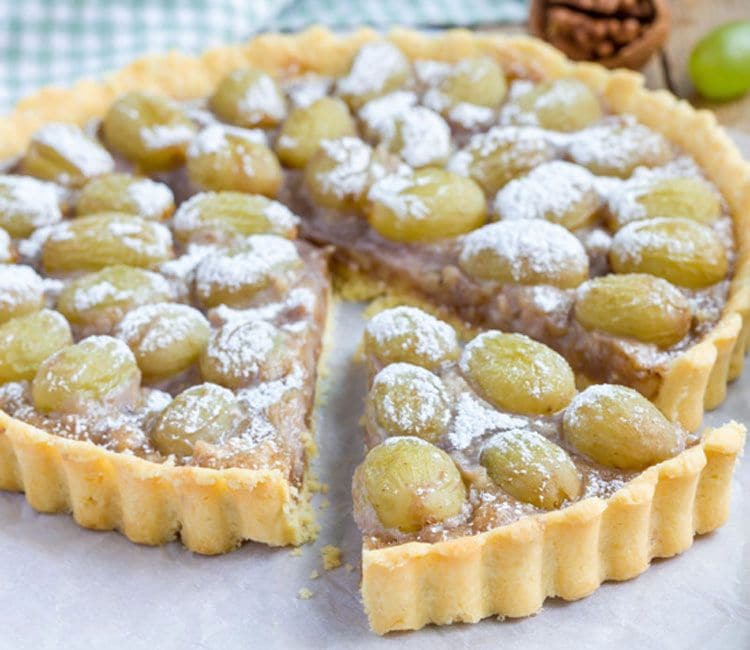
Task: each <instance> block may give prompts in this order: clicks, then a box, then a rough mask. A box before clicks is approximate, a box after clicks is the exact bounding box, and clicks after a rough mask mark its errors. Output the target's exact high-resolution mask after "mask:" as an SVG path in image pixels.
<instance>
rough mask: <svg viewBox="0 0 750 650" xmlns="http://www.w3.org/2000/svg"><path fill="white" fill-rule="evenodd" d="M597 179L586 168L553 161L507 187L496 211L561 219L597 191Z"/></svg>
mask: <svg viewBox="0 0 750 650" xmlns="http://www.w3.org/2000/svg"><path fill="white" fill-rule="evenodd" d="M594 179H595V177H594V175H593V174H592V173H591V172H589V171H588V170H586V169H584V168H583V167H579V166H578V165H573V164H572V163H568V162H564V161H562V160H553V161H551V162H548V163H544V164H542V165H539V166H538V167H535V168H534V169H532V170H531V172H529V174H528V175H526V176H523V177H521V178H517V179H514V180H512V181H511V182H510V183H508V184H507V185H506V186H505V187H503V188H502V189H501V190H500V191H499V192H498V193H497V196H496V197H495V201H494V210H495V213H496V214H497V215H499V216H500V217H502V218H503V219H550V218H551V219H552V220H555V219H559V218H561V217H562V216H563V215H564V214H565V213H566V212H567V211H568V210H570V209H571V208H572V207H574V206H576V205H577V204H580V203H581V201H583V200H584V199H585V198H586V196H587V195H592V194H594V192H595V190H594V187H595V180H594Z"/></svg>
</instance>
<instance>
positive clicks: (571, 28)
mask: <svg viewBox="0 0 750 650" xmlns="http://www.w3.org/2000/svg"><path fill="white" fill-rule="evenodd" d="M529 31H531V33H532V34H534V35H535V36H539V37H540V38H543V39H545V40H546V41H548V42H549V43H551V44H552V45H554V46H555V47H557V48H558V49H560V50H562V51H563V52H564V53H565V54H567V55H568V56H569V57H570V58H572V59H575V60H577V61H596V62H598V63H601V64H602V65H605V66H607V67H608V68H617V67H626V68H633V69H637V68H640V67H642V66H643V65H645V63H646V62H647V61H648V60H649V59H650V58H651V55H653V54H654V53H655V52H656V51H657V50H658V49H659V48H661V46H662V45H663V44H664V41H665V40H666V38H667V34H668V32H669V10H668V8H667V4H666V0H532V2H531V9H530V14H529Z"/></svg>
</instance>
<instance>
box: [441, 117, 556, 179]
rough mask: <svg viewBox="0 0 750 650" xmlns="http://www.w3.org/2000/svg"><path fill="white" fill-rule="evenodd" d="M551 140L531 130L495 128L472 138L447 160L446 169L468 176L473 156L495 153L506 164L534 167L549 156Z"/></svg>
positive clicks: (546, 134) (547, 136)
mask: <svg viewBox="0 0 750 650" xmlns="http://www.w3.org/2000/svg"><path fill="white" fill-rule="evenodd" d="M553 140H554V138H553V137H552V135H551V134H550V133H549V132H546V131H542V130H541V129H537V128H534V127H518V126H495V127H492V128H491V129H490V130H489V131H487V132H485V133H476V134H475V135H473V136H472V137H471V139H470V140H469V144H468V145H467V146H466V148H464V149H462V150H461V151H459V152H457V153H456V154H454V155H453V157H452V158H451V159H450V160H449V161H448V169H449V170H450V171H452V172H455V173H457V174H462V175H463V176H468V175H469V168H470V165H471V163H472V162H473V161H474V159H475V157H477V158H487V157H489V156H492V155H497V154H502V155H504V156H505V157H506V158H507V164H508V165H512V164H513V163H514V162H516V161H517V160H519V159H520V160H522V161H523V163H524V164H525V165H530V166H536V165H539V164H541V163H543V162H546V161H547V160H549V158H551V157H552V155H553V153H554V147H553V145H552V142H553ZM498 164H500V165H504V164H506V163H503V162H498Z"/></svg>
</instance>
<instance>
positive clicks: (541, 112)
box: [505, 79, 602, 131]
mask: <svg viewBox="0 0 750 650" xmlns="http://www.w3.org/2000/svg"><path fill="white" fill-rule="evenodd" d="M505 110H506V112H507V113H508V114H509V115H510V116H511V120H512V121H514V122H516V123H521V124H534V125H538V126H540V127H542V128H543V129H548V130H550V131H578V130H579V129H583V128H584V127H587V126H589V125H591V124H593V123H594V122H596V121H597V120H599V119H600V118H601V116H602V109H601V106H600V104H599V100H598V99H597V98H596V95H594V93H593V92H592V91H591V90H590V89H589V87H588V86H587V85H586V84H584V83H582V82H580V81H578V80H576V79H555V80H553V81H545V82H543V83H540V84H539V85H537V86H535V87H534V88H532V89H531V90H529V91H528V92H526V93H523V94H521V95H519V96H518V97H515V98H514V99H513V100H512V101H511V102H510V104H509V105H508V107H507V108H506V109H505Z"/></svg>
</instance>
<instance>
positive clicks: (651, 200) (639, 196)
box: [609, 174, 721, 230]
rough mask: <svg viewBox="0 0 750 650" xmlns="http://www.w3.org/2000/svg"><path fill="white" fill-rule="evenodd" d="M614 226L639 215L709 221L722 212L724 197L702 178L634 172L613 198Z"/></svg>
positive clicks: (611, 202)
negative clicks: (645, 176) (649, 176)
mask: <svg viewBox="0 0 750 650" xmlns="http://www.w3.org/2000/svg"><path fill="white" fill-rule="evenodd" d="M609 212H610V214H609V223H610V226H611V228H612V229H613V230H618V229H620V228H622V227H623V226H624V225H625V224H627V223H629V222H631V221H637V220H639V219H649V218H653V217H682V218H684V219H690V220H692V221H697V222H698V223H702V224H706V225H709V224H711V223H713V222H714V221H716V220H717V219H718V218H719V216H720V215H721V201H720V199H719V196H718V194H717V193H716V192H715V191H714V190H713V189H712V188H711V186H710V185H708V183H706V182H705V181H703V180H701V179H699V178H689V177H677V178H662V179H657V180H652V179H641V178H639V177H638V175H637V174H636V176H634V177H633V178H632V179H630V180H629V181H627V182H626V183H624V184H623V186H622V189H621V190H620V191H619V192H615V193H614V194H613V196H612V197H611V198H610V201H609Z"/></svg>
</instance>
